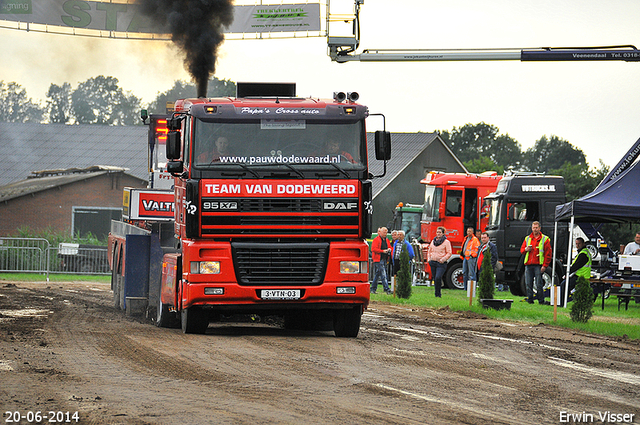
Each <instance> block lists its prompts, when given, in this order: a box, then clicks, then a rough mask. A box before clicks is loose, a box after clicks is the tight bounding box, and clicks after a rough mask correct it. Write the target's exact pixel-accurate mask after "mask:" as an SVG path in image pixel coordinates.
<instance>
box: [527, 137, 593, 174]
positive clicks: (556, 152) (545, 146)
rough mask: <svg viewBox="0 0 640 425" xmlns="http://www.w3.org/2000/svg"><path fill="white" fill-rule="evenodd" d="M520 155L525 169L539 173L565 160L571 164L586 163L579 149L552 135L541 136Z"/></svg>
mask: <svg viewBox="0 0 640 425" xmlns="http://www.w3.org/2000/svg"><path fill="white" fill-rule="evenodd" d="M522 156H523V162H522V165H523V166H524V168H525V169H526V170H528V171H535V172H541V173H548V172H550V171H551V170H557V169H559V168H560V167H562V166H563V165H564V164H565V163H566V162H568V163H569V164H573V165H576V164H586V158H585V155H584V152H582V150H581V149H578V148H576V147H575V146H573V145H572V144H571V143H569V142H567V141H566V140H564V139H561V138H559V137H558V136H554V135H552V136H551V137H550V138H547V136H542V137H541V138H540V139H539V140H538V141H536V143H535V145H534V146H533V147H531V148H529V149H527V150H526V151H525V152H524V154H523V155H522Z"/></svg>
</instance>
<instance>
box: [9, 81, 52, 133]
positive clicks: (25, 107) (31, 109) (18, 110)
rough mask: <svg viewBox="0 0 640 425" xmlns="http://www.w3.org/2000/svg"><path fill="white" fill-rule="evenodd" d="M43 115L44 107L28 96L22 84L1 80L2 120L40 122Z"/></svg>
mask: <svg viewBox="0 0 640 425" xmlns="http://www.w3.org/2000/svg"><path fill="white" fill-rule="evenodd" d="M43 115H44V110H43V108H42V107H41V106H40V105H38V104H37V103H35V102H34V101H33V100H31V99H30V98H28V97H27V91H26V90H25V89H24V88H23V87H22V86H20V84H18V83H16V82H11V83H5V82H4V81H0V121H4V122H36V123H39V122H42V117H43Z"/></svg>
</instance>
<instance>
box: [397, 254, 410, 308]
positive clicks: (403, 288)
mask: <svg viewBox="0 0 640 425" xmlns="http://www.w3.org/2000/svg"><path fill="white" fill-rule="evenodd" d="M401 246H402V250H401V251H400V259H399V260H400V269H399V270H398V276H397V278H396V284H397V285H396V286H397V287H396V295H397V296H398V298H405V299H406V298H409V297H411V265H410V264H409V261H410V260H409V252H408V250H407V247H406V246H405V244H404V243H403V244H401Z"/></svg>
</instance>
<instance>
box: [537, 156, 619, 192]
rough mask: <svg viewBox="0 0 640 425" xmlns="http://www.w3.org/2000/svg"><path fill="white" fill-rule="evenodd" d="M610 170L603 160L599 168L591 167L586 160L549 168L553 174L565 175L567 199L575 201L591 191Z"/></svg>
mask: <svg viewBox="0 0 640 425" xmlns="http://www.w3.org/2000/svg"><path fill="white" fill-rule="evenodd" d="M608 171H609V169H608V167H607V166H606V165H605V164H604V163H603V162H602V160H601V161H600V168H599V169H589V165H588V164H587V163H586V162H585V163H580V164H572V163H570V162H565V163H564V164H562V166H561V167H560V168H557V169H552V170H549V172H550V173H551V174H554V175H558V176H562V177H564V186H565V192H566V195H567V201H573V200H574V199H577V198H580V197H582V196H584V195H586V194H588V193H591V192H592V191H593V189H595V188H596V186H597V185H598V183H600V182H601V181H602V179H603V178H604V176H606V174H607V172H608Z"/></svg>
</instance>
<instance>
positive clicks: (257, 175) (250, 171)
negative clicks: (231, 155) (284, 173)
mask: <svg viewBox="0 0 640 425" xmlns="http://www.w3.org/2000/svg"><path fill="white" fill-rule="evenodd" d="M225 165H237V166H238V167H240V168H242V169H243V170H245V171H248V172H249V173H251V174H252V175H253V177H255V178H257V179H259V178H260V174H258V173H256V172H255V171H254V170H252V169H251V168H249V167H247V166H246V165H244V164H241V163H239V162H235V163H226V164H225ZM221 174H224V172H222V173H221Z"/></svg>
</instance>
